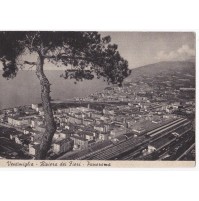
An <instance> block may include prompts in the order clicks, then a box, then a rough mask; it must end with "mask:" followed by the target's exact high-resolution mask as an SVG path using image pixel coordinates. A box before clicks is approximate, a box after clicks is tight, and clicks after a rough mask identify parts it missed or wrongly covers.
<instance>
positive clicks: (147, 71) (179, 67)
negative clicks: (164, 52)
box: [127, 61, 195, 80]
mask: <svg viewBox="0 0 199 201" xmlns="http://www.w3.org/2000/svg"><path fill="white" fill-rule="evenodd" d="M177 71H181V72H184V73H189V74H191V75H195V63H194V62H190V61H163V62H159V63H154V64H149V65H145V66H141V67H138V68H135V69H132V73H131V75H130V76H129V77H128V78H127V80H131V79H136V78H139V77H142V76H149V77H154V76H156V75H158V74H170V73H172V72H177Z"/></svg>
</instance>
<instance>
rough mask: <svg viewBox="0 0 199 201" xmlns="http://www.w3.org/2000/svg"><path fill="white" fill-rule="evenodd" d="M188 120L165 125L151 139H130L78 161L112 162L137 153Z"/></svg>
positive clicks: (156, 130)
mask: <svg viewBox="0 0 199 201" xmlns="http://www.w3.org/2000/svg"><path fill="white" fill-rule="evenodd" d="M186 121H187V120H186V119H182V118H181V119H178V120H175V121H174V122H171V123H169V124H167V125H163V126H161V127H160V128H157V129H155V131H154V132H151V133H150V134H151V135H152V137H151V138H146V137H145V135H146V134H147V132H146V133H145V135H143V136H141V137H138V138H130V139H129V140H127V141H125V142H122V143H120V144H116V145H114V146H113V147H110V148H107V149H105V150H104V151H102V152H98V153H95V154H90V155H86V156H83V157H81V158H77V160H111V159H115V158H116V159H118V158H117V157H118V156H120V155H122V154H125V155H126V154H127V152H132V151H136V149H138V148H139V147H140V146H144V145H146V144H147V143H149V142H151V141H152V140H154V141H155V140H158V139H160V138H162V137H163V136H165V135H168V133H171V132H173V131H175V130H176V129H178V128H179V127H180V126H182V124H183V123H185V122H186ZM175 126H177V127H176V128H174V129H172V128H173V127H175Z"/></svg>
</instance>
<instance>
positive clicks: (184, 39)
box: [0, 32, 195, 70]
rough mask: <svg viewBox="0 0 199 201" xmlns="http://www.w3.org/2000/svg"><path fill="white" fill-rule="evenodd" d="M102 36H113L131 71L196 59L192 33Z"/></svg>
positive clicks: (51, 68)
mask: <svg viewBox="0 0 199 201" xmlns="http://www.w3.org/2000/svg"><path fill="white" fill-rule="evenodd" d="M100 34H101V35H102V36H107V35H110V36H111V42H112V43H115V44H117V45H118V50H119V52H120V54H121V56H122V57H123V58H125V59H126V60H127V61H128V62H129V68H131V69H132V68H136V67H140V66H143V65H147V64H152V63H157V62H160V61H176V60H177V61H181V60H189V59H193V58H195V34H194V33H192V32H100ZM1 68H2V64H0V69H1ZM45 68H46V69H48V70H53V69H55V70H57V68H54V66H53V64H50V63H48V64H47V65H45ZM60 69H62V68H60Z"/></svg>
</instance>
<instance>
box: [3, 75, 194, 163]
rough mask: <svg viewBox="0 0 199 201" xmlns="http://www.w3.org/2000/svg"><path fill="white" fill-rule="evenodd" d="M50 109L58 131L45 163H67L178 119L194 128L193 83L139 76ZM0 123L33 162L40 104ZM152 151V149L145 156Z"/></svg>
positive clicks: (41, 124) (7, 112)
mask: <svg viewBox="0 0 199 201" xmlns="http://www.w3.org/2000/svg"><path fill="white" fill-rule="evenodd" d="M52 104H53V114H54V118H55V121H56V124H57V130H56V132H55V134H54V137H53V142H52V146H51V149H50V151H49V154H48V158H49V159H54V158H58V157H61V156H63V155H64V156H65V157H66V158H67V157H68V158H70V156H72V155H73V156H74V154H77V153H80V152H81V153H84V152H85V153H87V154H88V153H91V152H95V151H98V150H103V149H105V148H107V147H109V146H111V145H113V144H117V143H119V142H122V141H125V140H127V139H128V138H129V137H130V136H131V137H134V138H139V137H140V136H142V134H143V133H145V132H146V131H150V130H153V129H155V128H158V127H160V126H161V125H164V124H167V123H168V122H172V121H175V120H176V119H178V118H181V117H183V118H186V119H189V120H190V121H191V123H192V124H193V125H194V122H195V120H194V118H195V79H194V77H193V76H192V75H191V74H188V73H187V74H182V73H180V72H175V73H173V74H171V75H167V76H165V75H161V74H160V75H158V76H156V77H155V78H154V77H147V76H143V77H141V78H139V79H137V80H134V81H131V80H130V81H126V82H125V83H124V84H123V86H122V87H118V86H109V87H107V88H105V89H104V90H103V91H100V92H96V93H93V94H90V95H89V96H88V97H85V98H74V100H72V101H71V103H70V104H69V103H67V102H65V103H64V102H63V104H61V106H60V104H57V103H52ZM0 122H1V125H3V126H6V127H7V128H10V129H13V128H14V129H16V130H17V131H18V132H10V139H11V140H12V141H14V142H15V143H16V144H18V145H20V146H22V147H23V150H24V156H26V157H30V158H34V157H35V155H36V153H37V151H38V148H39V144H40V141H41V138H42V133H43V132H44V131H45V121H44V112H43V109H42V106H41V104H32V105H29V106H23V107H16V108H11V109H4V110H2V111H1V112H0ZM156 144H157V143H156ZM160 144H161V143H160ZM152 149H154V146H152V145H150V146H149V151H153V150H152ZM10 156H12V157H16V154H15V155H13V154H11V155H10ZM2 157H7V156H6V154H4V155H3V156H2ZM16 158H17V157H16Z"/></svg>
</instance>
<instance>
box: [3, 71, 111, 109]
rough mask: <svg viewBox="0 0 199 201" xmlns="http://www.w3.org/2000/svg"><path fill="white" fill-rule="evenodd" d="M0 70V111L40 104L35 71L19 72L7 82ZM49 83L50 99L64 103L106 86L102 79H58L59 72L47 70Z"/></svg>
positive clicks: (38, 86)
mask: <svg viewBox="0 0 199 201" xmlns="http://www.w3.org/2000/svg"><path fill="white" fill-rule="evenodd" d="M2 73H3V71H1V70H0V110H1V109H6V108H12V107H17V106H23V105H29V104H32V103H41V93H40V92H41V87H40V84H39V80H38V78H37V77H36V74H35V71H33V70H32V71H28V70H21V71H19V72H18V74H17V76H16V77H15V78H13V79H10V80H7V79H5V78H4V77H3V76H2ZM45 73H46V76H47V77H48V79H49V82H50V83H51V94H50V95H51V98H52V99H53V100H60V101H65V100H67V99H72V98H74V97H86V96H88V95H89V94H91V93H94V92H99V91H102V90H103V89H104V88H106V87H107V86H108V84H107V83H106V82H104V81H103V80H102V79H95V78H94V79H93V80H84V81H82V82H81V81H80V82H77V84H75V83H74V81H75V80H73V79H64V78H62V77H60V75H61V74H62V73H63V71H61V70H47V71H45Z"/></svg>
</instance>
